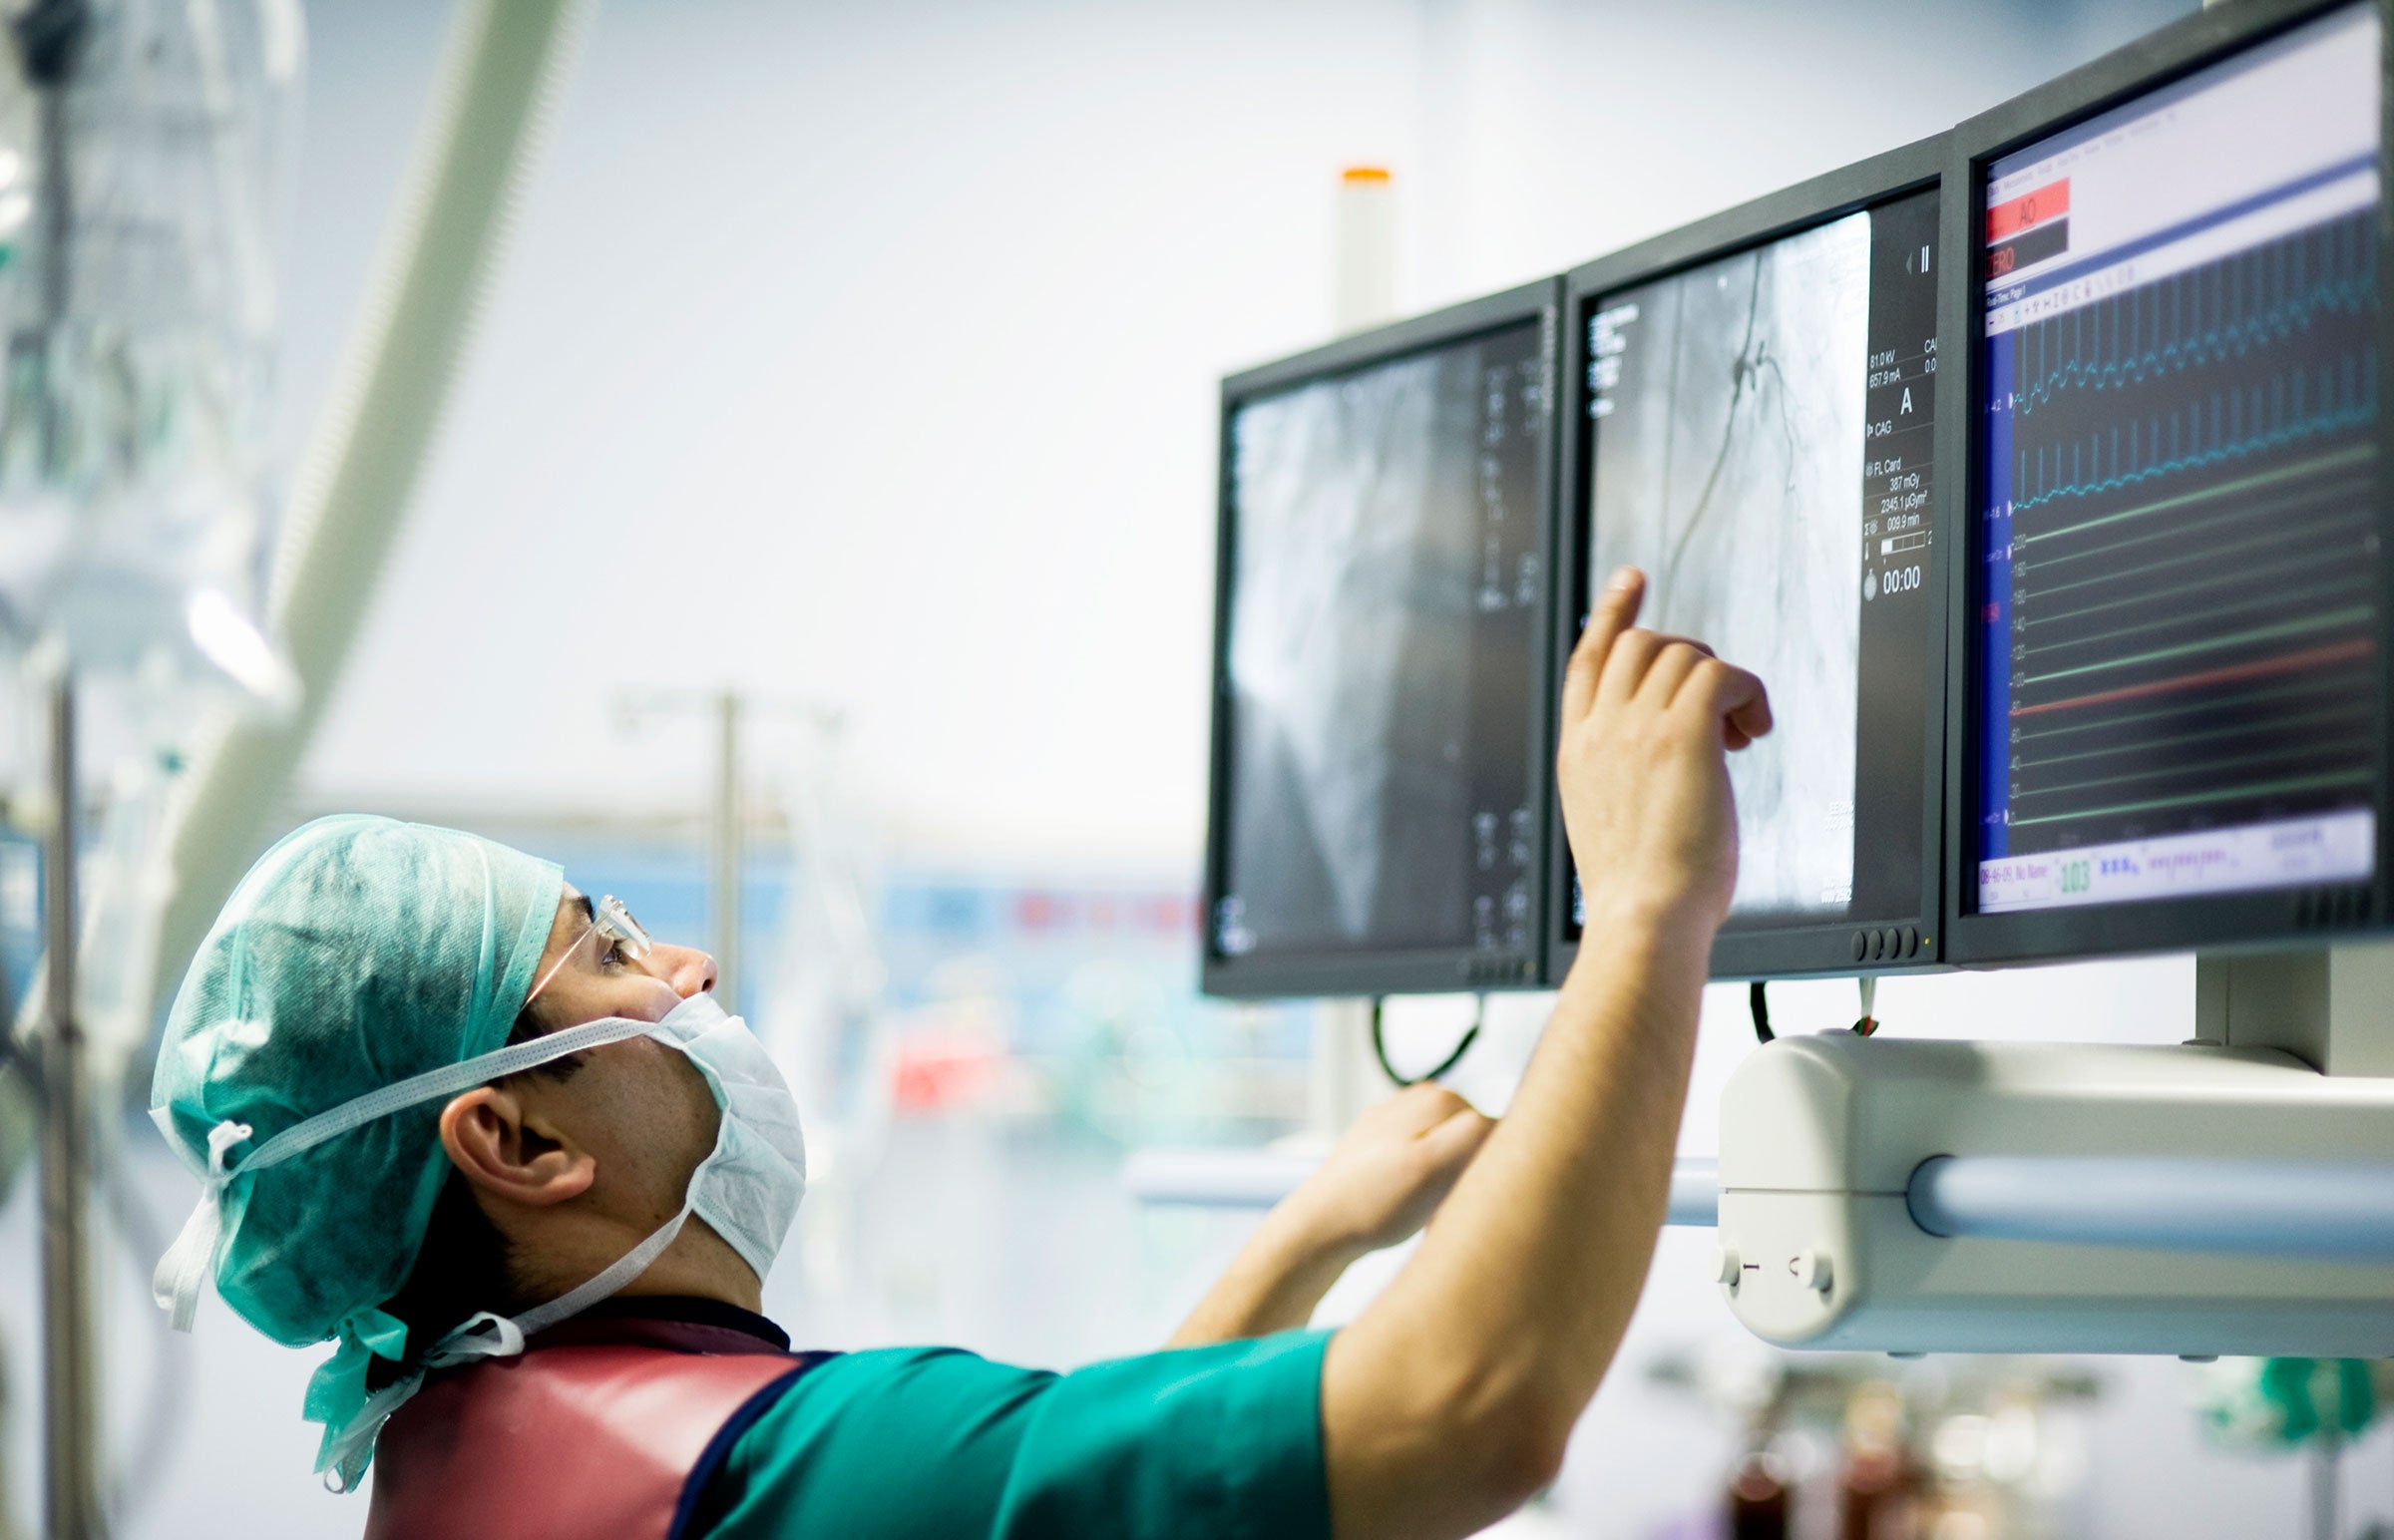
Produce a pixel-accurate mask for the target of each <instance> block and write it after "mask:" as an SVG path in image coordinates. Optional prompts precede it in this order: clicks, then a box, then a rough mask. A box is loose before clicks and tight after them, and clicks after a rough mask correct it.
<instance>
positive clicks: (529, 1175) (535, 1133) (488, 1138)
mask: <svg viewBox="0 0 2394 1540" xmlns="http://www.w3.org/2000/svg"><path fill="white" fill-rule="evenodd" d="M441 1148H442V1149H444V1150H447V1151H448V1152H449V1159H450V1160H451V1162H453V1163H454V1164H455V1165H456V1167H457V1169H458V1170H460V1171H462V1172H464V1173H465V1174H466V1180H467V1181H469V1182H471V1183H473V1184H474V1185H475V1186H476V1187H477V1188H480V1189H481V1190H482V1191H483V1192H485V1193H488V1194H489V1195H491V1196H492V1197H494V1198H497V1199H500V1200H501V1201H503V1202H509V1203H520V1204H523V1205H525V1206H526V1207H528V1208H548V1207H550V1206H551V1205H553V1204H559V1203H564V1202H566V1201H567V1200H568V1199H572V1198H579V1197H581V1196H582V1195H583V1194H584V1193H586V1192H588V1191H590V1187H591V1184H592V1183H593V1182H594V1181H596V1180H598V1160H597V1158H596V1157H594V1156H593V1155H591V1154H590V1153H589V1152H588V1151H585V1150H578V1149H576V1148H574V1147H573V1146H572V1145H570V1144H566V1143H564V1142H561V1141H560V1140H558V1139H557V1138H555V1137H553V1136H551V1135H550V1134H549V1133H547V1132H544V1131H543V1130H542V1128H540V1127H539V1126H536V1123H535V1122H533V1121H528V1119H527V1116H526V1110H525V1107H524V1104H523V1102H522V1101H521V1100H520V1099H519V1098H517V1097H516V1096H514V1095H512V1094H510V1093H509V1092H507V1091H503V1090H501V1089H499V1088H498V1087H497V1086H494V1085H482V1086H476V1087H475V1088H474V1089H473V1090H470V1091H468V1092H466V1093H465V1094H464V1095H462V1096H459V1097H457V1098H456V1099H455V1100H453V1101H451V1102H450V1103H449V1105H448V1106H446V1107H443V1108H442V1109H441Z"/></svg>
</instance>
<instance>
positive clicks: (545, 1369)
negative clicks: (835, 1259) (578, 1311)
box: [366, 1320, 829, 1540]
mask: <svg viewBox="0 0 2394 1540" xmlns="http://www.w3.org/2000/svg"><path fill="white" fill-rule="evenodd" d="M826 1356H829V1354H825V1353H792V1352H782V1351H779V1350H777V1349H776V1348H773V1346H772V1345H771V1344H769V1343H766V1342H764V1341H762V1340H760V1339H758V1338H755V1337H751V1336H749V1335H748V1334H747V1333H745V1332H739V1331H734V1330H732V1329H730V1328H728V1327H716V1326H700V1325H697V1324H695V1323H689V1322H677V1321H645V1320H602V1321H590V1322H572V1321H569V1322H566V1323H564V1324H563V1325H561V1326H557V1327H552V1328H551V1329H550V1330H548V1331H546V1332H543V1333H541V1334H540V1335H539V1336H538V1337H536V1338H534V1339H533V1340H532V1341H531V1342H529V1343H527V1344H525V1348H524V1351H523V1352H522V1353H520V1354H518V1355H517V1356H515V1357H511V1358H485V1359H482V1360H481V1361H479V1362H476V1363H471V1364H468V1365H466V1366H464V1367H462V1368H457V1369H451V1370H447V1371H444V1372H441V1373H437V1374H434V1375H432V1376H431V1377H429V1378H427V1379H426V1380H425V1381H424V1387H423V1388H422V1389H421V1390H418V1391H417V1392H416V1394H415V1395H414V1396H413V1397H412V1398H410V1399H409V1400H408V1402H407V1403H406V1404H405V1405H403V1406H401V1407H400V1408H399V1410H398V1411H397V1412H395V1413H394V1414H393V1415H392V1417H391V1420H390V1421H389V1422H387V1423H385V1424H384V1425H383V1429H382V1436H381V1438H380V1439H379V1440H378V1441H377V1442H376V1445H375V1452H374V1467H373V1468H374V1496H373V1500H372V1504H371V1506H370V1508H369V1510H368V1512H367V1514H366V1540H417V1537H439V1540H473V1537H476V1536H485V1535H487V1536H491V1537H493V1540H501V1537H504V1540H586V1537H590V1536H607V1537H610V1540H611V1537H616V1536H620V1537H623V1540H671V1537H675V1536H677V1535H678V1534H679V1533H680V1530H681V1528H682V1526H683V1525H684V1524H685V1523H686V1522H687V1521H688V1518H689V1515H690V1511H691V1509H692V1507H693V1506H694V1505H695V1503H696V1501H697V1498H698V1494H699V1492H700V1491H701V1489H702V1488H703V1487H704V1486H705V1484H706V1481H707V1479H708V1478H709V1477H710V1476H712V1475H713V1474H714V1471H715V1468H716V1467H717V1466H719V1465H720V1464H721V1463H722V1461H723V1456H724V1455H725V1454H726V1453H728V1452H729V1450H730V1448H731V1445H732V1442H733V1440H734V1439H736V1438H737V1437H738V1436H739V1434H740V1433H741V1432H742V1431H744V1430H745V1429H746V1428H747V1426H748V1424H749V1423H750V1422H752V1421H754V1420H755V1418H756V1417H757V1416H758V1415H759V1414H760V1413H762V1412H763V1411H764V1409H765V1408H766V1407H768V1406H770V1405H772V1403H773V1401H774V1400H775V1399H776V1398H777V1397H778V1396H779V1395H780V1394H781V1392H782V1391H783V1390H785V1389H787V1388H788V1387H789V1384H790V1381H792V1380H794V1379H796V1378H797V1377H798V1376H799V1375H800V1374H802V1373H804V1372H805V1371H806V1370H807V1369H808V1368H810V1367H812V1366H813V1365H814V1364H815V1363H817V1362H819V1361H821V1360H822V1359H823V1358H824V1357H826Z"/></svg>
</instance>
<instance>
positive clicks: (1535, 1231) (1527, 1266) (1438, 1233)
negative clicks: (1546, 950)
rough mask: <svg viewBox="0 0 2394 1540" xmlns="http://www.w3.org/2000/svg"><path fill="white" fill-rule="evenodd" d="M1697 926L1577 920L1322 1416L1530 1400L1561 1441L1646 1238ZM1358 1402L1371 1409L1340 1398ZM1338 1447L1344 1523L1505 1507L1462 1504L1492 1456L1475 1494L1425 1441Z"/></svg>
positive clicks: (1688, 1048)
mask: <svg viewBox="0 0 2394 1540" xmlns="http://www.w3.org/2000/svg"><path fill="white" fill-rule="evenodd" d="M1710 929H1711V928H1710V927H1706V926H1673V925H1663V924H1643V923H1634V922H1632V923H1624V924H1620V925H1612V926H1604V927H1598V926H1591V927H1590V933H1589V939H1588V941H1587V943H1586V944H1584V945H1583V947H1582V950H1581V955H1580V960H1579V962H1578V964H1577V966H1576V967H1575V969H1574V971H1573V973H1572V975H1571V977H1570V979H1569V980H1568V981H1567V982H1566V984H1565V986H1564V989H1563V992H1562V994H1561V996H1560V997H1559V999H1558V1000H1557V1002H1556V1006H1555V1011H1554V1015H1553V1018H1552V1020H1551V1021H1550V1022H1549V1024H1548V1026H1547V1029H1546V1033H1545V1036H1544V1038H1543V1040H1542V1041H1541V1043H1540V1045H1539V1048H1538V1052H1537V1056H1536V1058H1535V1060H1534V1061H1533V1062H1532V1063H1531V1065H1530V1068H1529V1070H1528V1072H1527V1073H1526V1074H1525V1075H1524V1076H1523V1078H1522V1082H1521V1088H1520V1090H1519V1092H1518V1093H1517V1094H1516V1096H1515V1097H1514V1100H1513V1104H1512V1106H1511V1108H1510V1109H1509V1110H1508V1111H1507V1113H1506V1114H1505V1117H1504V1119H1503V1120H1502V1122H1501V1123H1500V1124H1499V1125H1498V1127H1497V1129H1496V1131H1495V1133H1494V1134H1493V1135H1491V1136H1490V1138H1489V1139H1488V1142H1487V1144H1486V1146H1485V1147H1484V1148H1483V1149H1482V1150H1481V1152H1480V1154H1479V1157H1478V1159H1477V1160H1475V1161H1474V1162H1473V1163H1472V1164H1471V1166H1470V1168H1469V1169H1468V1170H1467V1171H1465V1172H1464V1174H1463V1177H1462V1179H1461V1181H1460V1182H1459V1183H1457V1185H1456V1188H1455V1191H1454V1194H1453V1195H1452V1196H1451V1197H1450V1198H1449V1199H1448V1200H1447V1203H1446V1205H1445V1207H1444V1208H1443V1209H1442V1210H1441V1212H1440V1214H1439V1216H1438V1219H1437V1220H1436V1222H1435V1223H1433V1224H1432V1225H1431V1226H1430V1228H1429V1231H1428V1233H1427V1235H1426V1236H1425V1238H1424V1240H1423V1242H1422V1245H1421V1249H1420V1251H1419V1253H1418V1254H1416V1255H1415V1257H1414V1258H1413V1260H1412V1262H1411V1263H1410V1264H1409V1265H1408V1266H1407V1267H1406V1269H1405V1270H1404V1272H1403V1273H1402V1274H1401V1275H1399V1276H1398V1278H1397V1280H1396V1282H1395V1283H1394V1284H1392V1285H1391V1286H1390V1288H1389V1290H1388V1292H1387V1293H1386V1294H1385V1295H1383V1296H1382V1297H1381V1298H1380V1299H1379V1300H1377V1301H1375V1302H1374V1304H1373V1306H1372V1308H1371V1309H1370V1310H1368V1311H1367V1312H1366V1313H1365V1314H1364V1316H1363V1317H1362V1318H1361V1319H1360V1320H1358V1321H1357V1322H1356V1324H1355V1325H1354V1326H1353V1327H1352V1328H1350V1329H1349V1330H1348V1331H1347V1332H1345V1333H1344V1334H1342V1335H1341V1337H1340V1338H1339V1339H1338V1341H1337V1342H1335V1343H1334V1344H1333V1345H1332V1348H1331V1356H1330V1358H1329V1360H1328V1362H1327V1363H1326V1365H1325V1368H1324V1384H1323V1393H1324V1417H1325V1424H1326V1426H1328V1427H1330V1428H1332V1429H1333V1430H1334V1434H1335V1432H1336V1430H1337V1429H1339V1428H1340V1426H1341V1424H1342V1422H1343V1421H1344V1422H1345V1423H1346V1424H1348V1425H1349V1426H1350V1427H1359V1426H1360V1427H1372V1428H1379V1429H1385V1430H1387V1431H1388V1433H1389V1436H1390V1437H1392V1438H1393V1439H1396V1440H1398V1441H1399V1442H1401V1440H1403V1439H1405V1438H1408V1437H1409V1438H1421V1437H1428V1438H1439V1437H1441V1436H1442V1430H1452V1429H1455V1428H1472V1427H1477V1426H1484V1425H1489V1424H1490V1423H1491V1422H1499V1421H1500V1422H1503V1423H1507V1424H1510V1425H1514V1426H1518V1425H1519V1424H1520V1423H1521V1422H1522V1421H1523V1419H1528V1420H1529V1421H1530V1422H1531V1423H1533V1424H1534V1428H1535V1432H1534V1433H1533V1434H1531V1435H1529V1436H1530V1438H1531V1441H1532V1442H1533V1443H1535V1442H1536V1440H1538V1439H1540V1438H1543V1439H1546V1440H1548V1441H1550V1442H1551V1444H1552V1446H1553V1447H1552V1450H1551V1452H1552V1454H1553V1455H1555V1456H1556V1457H1559V1445H1560V1438H1561V1436H1562V1433H1563V1432H1564V1431H1566V1430H1567V1429H1568V1427H1569V1425H1570V1423H1571V1421H1572V1420H1573V1419H1575V1418H1576V1416H1577V1415H1578V1412H1579V1411H1580V1410H1581V1408H1583V1407H1584V1406H1585V1405H1586V1403H1587V1401H1588V1398H1589V1397H1590V1396H1591V1395H1593V1394H1594V1393H1595V1388H1596V1385H1597V1382H1598V1381H1599V1380H1600V1379H1601V1378H1602V1377H1603V1374H1604V1370H1605V1367H1606V1366H1607V1364H1609V1363H1610V1361H1611V1359H1612V1355H1613V1351H1614V1349H1615V1348H1616V1347H1617V1346H1618V1345H1619V1343H1620V1339H1621V1333H1622V1331H1623V1329H1624V1328H1625V1327H1626V1326H1627V1324H1628V1321H1629V1317H1630V1313H1631V1312H1632V1310H1634V1309H1635V1307H1636V1304H1637V1298H1638V1295H1639V1293H1640V1290H1641V1288H1642V1286H1643V1283H1644V1280H1645V1276H1646V1270H1647V1265H1648V1263H1649V1262H1650V1261H1651V1259H1652V1256H1653V1249H1654V1241H1655V1236H1656V1233H1657V1231H1658V1230H1659V1229H1660V1227H1661V1224H1662V1219H1663V1213H1664V1207H1665V1199H1666V1194H1667V1190H1668V1186H1669V1174H1670V1166H1671V1158H1672V1154H1673V1151H1674V1147H1675V1145H1676V1143H1677V1134H1678V1128H1679V1118H1680V1109H1681V1106H1682V1104H1683V1103H1684V1101H1685V1100H1686V1095H1687V1083H1688V1073H1689V1065H1690V1061H1691V1059H1692V1056H1693V1050H1694V1039H1695V1030H1694V1028H1695V1021H1696V1015H1697V1010H1698V1005H1699V1001H1700V995H1701V992H1702V988H1703V983H1704V968H1705V953H1706V950H1707V948H1708V947H1709V944H1710V940H1711V937H1710ZM1368 1404H1377V1405H1378V1406H1379V1407H1381V1408H1383V1409H1382V1410H1381V1411H1380V1412H1378V1413H1376V1414H1373V1415H1369V1416H1356V1415H1343V1413H1347V1412H1351V1411H1353V1410H1354V1408H1356V1407H1358V1406H1361V1405H1368ZM1391 1406H1396V1407H1402V1408H1407V1410H1406V1412H1404V1413H1400V1414H1397V1415H1391V1414H1389V1413H1388V1411H1387V1410H1386V1408H1388V1407H1391ZM1499 1446H1500V1455H1499V1457H1505V1452H1506V1451H1505V1448H1504V1446H1503V1444H1502V1441H1501V1440H1500V1441H1499ZM1511 1447H1513V1448H1517V1447H1518V1446H1517V1445H1514V1446H1511ZM1347 1452H1348V1453H1349V1454H1359V1455H1361V1456H1362V1458H1360V1459H1356V1460H1348V1459H1344V1458H1338V1459H1334V1461H1333V1464H1332V1471H1331V1476H1332V1496H1333V1511H1334V1513H1336V1514H1337V1515H1338V1517H1339V1525H1340V1533H1341V1536H1342V1540H1350V1537H1358V1536H1372V1535H1378V1534H1396V1533H1410V1534H1441V1533H1443V1534H1462V1533H1467V1532H1469V1531H1470V1530H1471V1529H1473V1528H1476V1527H1478V1525H1480V1524H1482V1523H1485V1522H1487V1521H1488V1520H1489V1519H1491V1518H1493V1517H1495V1516H1496V1512H1500V1511H1502V1510H1501V1506H1499V1507H1498V1508H1497V1510H1496V1512H1487V1511H1478V1510H1477V1509H1475V1508H1474V1507H1473V1506H1472V1504H1473V1503H1474V1501H1477V1502H1480V1503H1482V1504H1484V1503H1486V1502H1487V1501H1488V1500H1489V1499H1488V1498H1487V1497H1486V1496H1485V1495H1484V1494H1485V1492H1487V1491H1489V1490H1494V1491H1496V1492H1499V1493H1501V1492H1502V1491H1503V1489H1504V1487H1505V1484H1506V1483H1505V1480H1504V1479H1503V1473H1502V1472H1499V1473H1497V1479H1495V1480H1493V1481H1492V1482H1491V1483H1489V1484H1488V1485H1487V1486H1484V1487H1481V1488H1479V1492H1480V1494H1481V1495H1478V1496H1477V1497H1476V1498H1475V1496H1474V1488H1473V1485H1472V1483H1468V1482H1465V1483H1459V1484H1457V1483H1454V1482H1452V1481H1451V1480H1450V1479H1449V1473H1448V1472H1447V1471H1446V1470H1445V1469H1444V1468H1443V1467H1442V1466H1441V1465H1440V1463H1439V1461H1438V1460H1437V1459H1436V1458H1434V1457H1428V1456H1429V1454H1430V1451H1424V1450H1409V1451H1408V1450H1406V1449H1403V1448H1402V1447H1398V1446H1391V1447H1388V1448H1385V1449H1382V1450H1379V1451H1369V1450H1362V1451H1359V1450H1356V1449H1353V1448H1352V1447H1351V1448H1350V1449H1349V1450H1348V1451H1347ZM1533 1463H1534V1461H1533ZM1342 1466H1344V1467H1346V1469H1345V1473H1344V1474H1343V1473H1342ZM1411 1471H1418V1472H1420V1477H1421V1479H1420V1480H1419V1481H1418V1482H1417V1483H1416V1482H1414V1481H1412V1480H1409V1479H1408V1478H1407V1472H1411ZM1416 1485H1417V1486H1418V1487H1419V1488H1420V1489H1419V1490H1414V1489H1412V1488H1413V1487H1415V1486H1416Z"/></svg>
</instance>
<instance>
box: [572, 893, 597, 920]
mask: <svg viewBox="0 0 2394 1540" xmlns="http://www.w3.org/2000/svg"><path fill="white" fill-rule="evenodd" d="M572 902H574V903H576V904H579V905H581V906H582V923H583V924H584V925H597V924H598V905H596V904H593V903H592V902H591V896H590V895H589V894H587V893H578V894H576V895H574V898H573V901H572Z"/></svg>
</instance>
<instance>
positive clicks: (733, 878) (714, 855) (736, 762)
mask: <svg viewBox="0 0 2394 1540" xmlns="http://www.w3.org/2000/svg"><path fill="white" fill-rule="evenodd" d="M759 704H760V703H758V702H754V701H751V700H749V699H748V698H747V697H746V696H744V695H742V694H741V693H740V692H739V691H738V690H728V689H726V690H677V689H641V690H626V691H624V692H622V693H621V694H620V695H618V696H617V697H616V699H615V714H616V717H617V719H618V720H619V721H620V722H621V724H622V725H623V727H624V728H625V729H626V730H634V731H636V730H638V729H640V728H643V727H645V726H646V725H647V723H648V722H649V720H650V719H651V718H656V717H668V716H669V717H681V716H688V715H693V714H703V715H705V716H708V717H711V718H712V719H713V725H714V740H715V760H714V785H713V788H712V795H711V797H710V798H709V800H708V803H707V820H706V823H707V838H706V847H707V879H708V881H707V917H706V918H707V932H708V936H707V951H708V952H710V953H712V954H713V956H714V959H715V994H716V996H717V997H718V998H720V999H721V1000H723V1001H724V1003H725V1005H726V1006H728V1007H731V1008H735V1009H736V1008H737V1005H738V1001H739V997H740V986H741V985H742V984H743V983H744V982H745V981H746V979H745V974H746V969H745V968H744V967H743V966H742V964H741V953H742V951H743V950H744V949H743V946H742V943H743V942H744V940H745V937H744V936H743V934H742V931H743V927H742V923H741V919H740V910H741V891H740V890H741V884H742V881H743V878H744V874H745V872H746V869H747V863H748V807H747V802H746V800H745V791H744V788H745V786H746V783H747V773H746V767H745V764H744V762H743V758H742V753H741V742H742V736H743V724H744V723H745V722H746V721H747V720H748V719H749V718H750V717H751V716H753V715H754V714H755V712H756V711H757V709H758V706H759ZM765 710H766V712H767V714H769V715H772V716H774V717H777V718H780V717H787V716H790V715H793V714H794V715H796V716H798V717H799V718H800V719H802V720H806V719H811V717H812V715H813V714H814V708H812V707H800V706H790V705H787V704H785V703H780V702H776V703H774V704H773V705H772V706H769V707H765Z"/></svg>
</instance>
